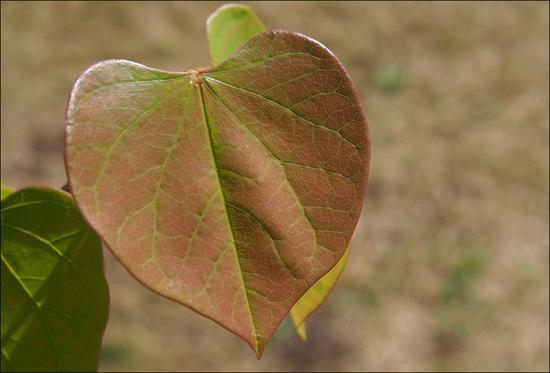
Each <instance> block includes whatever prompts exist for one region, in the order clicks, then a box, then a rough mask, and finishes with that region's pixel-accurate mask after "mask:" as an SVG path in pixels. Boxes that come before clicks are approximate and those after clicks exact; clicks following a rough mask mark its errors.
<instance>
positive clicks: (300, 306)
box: [290, 248, 349, 341]
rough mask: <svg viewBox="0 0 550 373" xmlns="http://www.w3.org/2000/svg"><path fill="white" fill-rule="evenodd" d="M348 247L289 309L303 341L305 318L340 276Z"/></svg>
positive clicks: (344, 264) (304, 338) (322, 299)
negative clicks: (329, 268)
mask: <svg viewBox="0 0 550 373" xmlns="http://www.w3.org/2000/svg"><path fill="white" fill-rule="evenodd" d="M348 256H349V248H348V249H346V251H345V252H344V255H342V257H341V258H340V260H339V261H338V263H336V265H335V266H334V267H333V268H332V269H331V270H330V271H329V272H328V273H327V274H326V275H324V276H323V277H321V278H320V279H319V281H317V282H316V283H315V284H314V285H313V286H312V287H310V288H309V289H308V291H306V293H305V294H304V295H303V296H302V297H301V298H300V300H299V301H298V302H296V304H295V305H294V306H293V307H292V309H291V310H290V316H291V318H292V322H293V323H294V327H295V328H296V333H297V334H298V336H299V337H300V338H301V339H302V340H303V341H305V340H306V338H307V333H306V319H307V318H308V317H309V316H310V315H311V314H312V313H313V312H314V311H315V310H316V309H317V307H319V306H320V305H321V303H323V302H324V301H325V299H326V298H327V297H328V295H329V293H330V291H331V290H332V288H333V287H334V285H335V284H336V280H338V277H340V274H341V273H342V271H343V270H344V267H345V266H346V263H347V261H348Z"/></svg>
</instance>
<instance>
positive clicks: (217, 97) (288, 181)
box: [206, 83, 317, 258]
mask: <svg viewBox="0 0 550 373" xmlns="http://www.w3.org/2000/svg"><path fill="white" fill-rule="evenodd" d="M206 86H207V88H208V90H209V92H210V93H211V94H212V96H213V97H214V98H215V99H217V100H218V102H220V104H222V106H223V107H225V109H226V110H227V111H228V112H229V114H231V116H233V118H235V119H236V121H237V123H238V124H240V126H241V127H242V128H243V129H245V130H246V131H247V132H248V133H249V134H250V135H251V137H252V138H253V139H255V140H256V141H257V142H258V143H259V144H260V145H261V146H262V148H263V149H264V150H265V151H266V152H267V153H268V154H269V155H270V157H271V158H272V159H273V160H275V161H276V162H277V163H279V167H280V169H281V171H282V173H283V175H284V177H285V180H286V182H287V183H288V185H289V186H290V190H291V191H292V193H293V194H294V198H296V202H298V205H299V206H300V208H301V209H302V214H303V215H304V217H305V218H306V220H307V221H308V223H309V225H310V227H311V230H312V232H313V236H314V238H315V243H317V231H316V230H315V226H314V225H313V222H312V221H311V218H310V217H309V215H308V214H307V212H306V210H305V209H304V207H303V206H302V201H301V200H300V198H298V194H297V193H296V190H295V189H294V186H293V185H292V183H291V182H290V179H289V178H288V175H287V173H286V170H285V168H284V166H283V165H282V163H281V160H280V159H278V158H277V157H275V155H274V154H273V153H272V152H271V150H270V149H269V148H268V147H267V145H265V144H264V143H263V142H262V141H261V140H260V139H259V137H258V136H256V134H255V133H254V132H252V130H251V129H250V128H248V126H247V125H246V124H245V123H243V121H242V120H241V119H240V118H239V117H238V116H237V114H235V113H234V112H233V111H232V110H231V109H230V108H229V107H228V106H227V104H226V103H225V102H224V101H223V100H222V99H221V98H220V97H219V96H218V95H217V94H216V93H215V92H214V90H212V89H211V88H210V87H209V86H208V83H207V84H206ZM315 247H317V245H315ZM314 254H315V250H314V251H313V252H312V253H311V255H309V257H310V258H311V257H313V255H314Z"/></svg>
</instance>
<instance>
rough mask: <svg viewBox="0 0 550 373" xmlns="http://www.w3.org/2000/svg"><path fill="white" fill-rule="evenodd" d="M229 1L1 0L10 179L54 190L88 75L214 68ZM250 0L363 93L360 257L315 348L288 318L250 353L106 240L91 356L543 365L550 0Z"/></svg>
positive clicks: (295, 366) (181, 366)
mask: <svg viewBox="0 0 550 373" xmlns="http://www.w3.org/2000/svg"><path fill="white" fill-rule="evenodd" d="M219 5H220V3H218V2H200V3H199V2H185V3H175V2H162V3H149V2H136V3H126V2H124V3H109V2H101V3H88V2H71V3H61V2H59V3H57V2H56V3H49V2H37V3H30V2H25V3H15V2H2V5H1V10H2V15H1V20H2V26H1V31H2V35H1V41H2V47H1V69H2V71H1V72H2V84H1V103H2V108H1V119H2V122H1V134H2V142H1V146H2V148H1V155H2V162H1V165H2V173H1V176H2V180H3V181H4V182H5V183H7V184H8V185H11V186H14V187H22V186H25V185H29V184H45V185H50V186H54V187H58V186H61V185H63V184H64V182H65V176H64V167H63V159H62V151H63V150H62V149H63V128H64V110H65V105H66V100H67V97H68V94H69V92H70V89H71V84H72V82H73V79H75V77H76V76H77V75H78V73H79V72H80V71H81V70H82V69H84V68H85V67H87V66H89V65H90V64H92V63H93V62H96V61H98V60H101V59H107V58H125V59H130V60H135V61H138V62H141V63H144V64H146V65H149V66H154V67H158V68H162V69H166V70H180V71H181V70H184V69H187V68H190V67H194V66H205V65H207V64H208V57H207V56H208V55H207V44H206V36H205V19H206V17H207V16H208V15H209V14H210V13H211V12H212V11H214V10H215V9H216V8H217V7H218V6H219ZM252 6H253V7H254V9H255V10H256V11H257V13H258V14H259V16H260V18H262V19H263V20H264V21H265V23H266V25H268V27H271V28H283V29H289V30H294V31H300V32H302V33H305V34H307V35H309V36H312V37H313V38H315V39H317V40H319V41H321V42H322V43H324V44H325V45H327V46H328V47H329V48H330V49H332V50H333V51H334V53H335V54H336V55H337V56H339V58H340V59H341V60H342V62H343V63H344V65H345V66H346V67H347V69H348V71H349V72H350V74H351V76H352V78H353V79H354V80H355V82H356V83H357V86H358V88H359V90H360V93H361V97H362V99H363V102H364V105H365V107H366V110H367V114H368V118H369V123H370V126H371V131H372V140H373V143H372V147H373V148H372V153H373V156H372V171H371V177H370V181H369V191H368V193H367V200H366V208H365V210H364V214H363V216H362V218H361V220H360V222H359V225H358V227H357V231H356V234H355V235H354V239H353V242H352V252H351V256H350V261H349V265H348V267H347V269H346V271H345V272H344V274H343V276H342V277H341V279H340V281H339V283H338V285H337V287H336V289H335V291H334V292H333V294H332V295H331V296H330V297H329V299H328V301H327V302H326V303H325V304H324V305H323V306H322V307H321V308H320V309H319V311H318V313H317V314H315V315H314V316H313V317H312V319H311V321H310V322H309V336H310V339H309V340H308V341H307V343H301V342H299V341H298V340H297V338H296V337H295V336H294V334H293V332H292V328H291V325H290V324H289V323H288V322H285V323H284V324H283V325H282V326H281V328H280V330H279V331H278V332H277V334H276V335H275V337H274V339H273V341H272V342H271V343H270V345H269V346H268V348H267V350H266V354H265V357H264V358H263V359H262V360H261V361H256V359H255V357H254V355H253V353H252V351H250V350H249V348H248V346H246V345H245V344H244V343H243V342H242V341H240V340H239V339H238V338H237V337H235V336H233V335H232V334H230V333H228V332H226V331H225V330H223V329H221V328H220V327H218V326H217V325H215V324H214V323H212V322H211V321H209V320H206V319H204V318H202V317H200V316H198V315H196V314H194V313H193V312H191V311H189V310H187V309H186V308H185V307H182V306H180V305H178V304H175V303H172V302H170V301H168V300H165V299H163V298H161V297H159V296H157V295H155V294H153V293H152V292H150V291H148V290H146V289H145V288H143V287H142V286H141V285H139V284H138V283H137V282H136V281H134V280H133V279H132V278H131V277H130V276H129V275H128V274H127V273H126V272H125V271H124V269H123V268H122V267H121V266H120V265H119V264H118V263H117V262H116V261H114V259H113V258H112V256H111V255H110V253H108V252H106V253H105V258H106V271H107V277H108V281H109V284H110V291H111V316H110V322H109V324H108V326H107V330H106V333H105V338H104V348H103V353H102V355H101V361H100V369H102V370H191V371H199V370H257V371H263V370H297V371H308V370H461V371H462V370H511V371H520V370H521V371H524V370H548V369H549V355H548V348H549V334H548V333H549V317H548V311H549V310H548V304H549V299H548V290H549V288H548V276H549V271H548V264H549V238H548V233H549V231H548V224H549V208H548V203H549V200H548V199H549V198H548V196H549V185H548V180H549V179H548V177H549V175H548V167H549V164H548V155H549V154H548V149H549V140H548V135H549V108H548V102H549V93H548V90H549V86H548V79H549V75H548V63H549V60H548V32H549V30H548V10H549V9H548V3H547V2H539V3H483V4H481V3H408V2H407V3H359V2H353V3H345V2H338V3H336V2H334V3H332V2H321V3H317V4H316V3H302V2H292V3H287V2H285V3H282V2H281V3H279V2H273V3H271V2H270V3H268V2H262V3H255V4H252Z"/></svg>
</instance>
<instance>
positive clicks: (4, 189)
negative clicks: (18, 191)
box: [0, 183, 13, 199]
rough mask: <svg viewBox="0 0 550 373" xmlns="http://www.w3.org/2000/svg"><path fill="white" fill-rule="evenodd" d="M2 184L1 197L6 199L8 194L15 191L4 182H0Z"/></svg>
mask: <svg viewBox="0 0 550 373" xmlns="http://www.w3.org/2000/svg"><path fill="white" fill-rule="evenodd" d="M0 186H1V187H2V192H1V194H0V199H4V198H6V197H7V196H9V195H10V194H12V193H13V189H11V188H10V187H7V186H5V185H4V184H3V183H2V184H0Z"/></svg>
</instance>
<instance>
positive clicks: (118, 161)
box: [65, 31, 370, 357]
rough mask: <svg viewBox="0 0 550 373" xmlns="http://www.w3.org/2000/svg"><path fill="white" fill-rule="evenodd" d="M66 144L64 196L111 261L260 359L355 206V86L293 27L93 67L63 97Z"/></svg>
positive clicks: (363, 136)
mask: <svg viewBox="0 0 550 373" xmlns="http://www.w3.org/2000/svg"><path fill="white" fill-rule="evenodd" d="M66 139H67V144H66V149H65V157H66V163H67V170H68V177H69V180H70V184H71V190H72V193H73V195H74V197H75V200H76V203H77V205H78V206H79V208H80V210H81V211H82V213H83V214H84V216H85V217H86V219H87V220H88V221H89V222H90V224H91V225H92V227H93V228H94V229H95V230H96V231H97V232H98V233H99V234H100V235H101V238H102V239H103V241H104V242H105V243H106V244H107V246H108V247H109V248H110V249H111V250H112V251H113V253H114V254H115V256H116V257H117V258H118V259H119V260H120V261H121V262H122V263H123V264H124V266H126V268H127V269H128V270H129V271H130V273H132V274H133V275H134V276H135V277H136V278H137V279H139V281H140V282H141V283H143V284H145V285H146V286H148V287H149V288H151V289H152V290H154V291H155V292H157V293H159V294H162V295H164V296H166V297H168V298H170V299H173V300H175V301H178V302H180V303H182V304H184V305H186V306H188V307H190V308H191V309H193V310H195V311H197V312H198V313H200V314H202V315H204V316H206V317H208V318H210V319H212V320H214V321H216V322H217V323H218V324H220V325H222V326H223V327H225V328H227V329H228V330H230V331H232V332H233V333H235V334H237V335H238V336H240V337H241V338H243V339H244V340H245V341H247V342H248V343H249V344H250V346H251V347H252V348H253V349H254V350H255V351H256V354H257V356H258V357H259V356H260V355H261V354H262V351H263V349H264V347H265V345H266V343H267V341H268V340H269V339H270V338H271V336H272V334H273V332H274V331H275V329H276V328H277V326H278V325H279V324H280V322H281V321H282V320H283V318H284V317H285V316H286V315H287V313H288V312H289V311H290V309H291V308H292V306H293V305H294V304H295V303H296V302H297V301H298V299H300V297H301V296H302V294H303V293H305V292H306V290H307V289H308V288H309V287H310V286H311V285H312V284H314V283H315V282H316V281H317V280H318V279H319V278H321V276H323V275H324V274H325V273H326V272H328V271H329V270H330V269H331V268H332V267H334V265H335V264H336V263H337V262H338V260H339V259H340V258H341V256H342V255H343V253H344V251H345V249H346V247H347V246H348V243H349V241H350V239H351V235H352V233H353V231H354V229H355V225H356V224H357V220H358V218H359V214H360V212H361V208H362V206H363V197H364V193H365V188H366V183H367V174H368V166H369V154H370V153H369V149H370V145H369V137H368V131H367V121H366V118H365V116H364V113H363V111H362V109H361V104H360V102H359V100H358V98H357V94H356V92H355V89H354V86H353V83H352V82H351V80H350V78H349V76H348V74H347V72H346V71H345V69H344V67H343V66H342V65H341V64H340V62H339V61H338V60H337V59H336V57H335V56H334V55H333V54H332V53H331V52H330V51H329V50H328V49H327V48H325V47H324V46H323V45H321V44H320V43H318V42H317V41H314V40H312V39H310V38H308V37H306V36H304V35H301V34H297V33H292V32H287V31H268V32H265V33H262V34H260V35H258V36H256V37H254V38H253V39H251V40H250V41H249V42H248V43H247V44H246V45H245V46H244V47H243V48H242V49H240V50H239V51H238V52H237V53H236V54H234V55H233V57H231V58H230V59H228V60H227V61H226V62H224V63H223V64H221V65H219V66H217V67H215V68H212V69H209V70H207V71H202V72H186V73H170V72H165V71H160V70H156V69H152V68H148V67H146V66H143V65H140V64H136V63H134V62H129V61H123V60H110V61H104V62H100V63H98V64H96V65H94V66H92V67H90V68H89V69H88V70H86V71H85V72H84V73H83V75H82V76H81V77H80V78H79V79H78V80H77V82H76V84H75V86H74V88H73V91H72V94H71V99H70V102H69V106H68V111H67V130H66Z"/></svg>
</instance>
